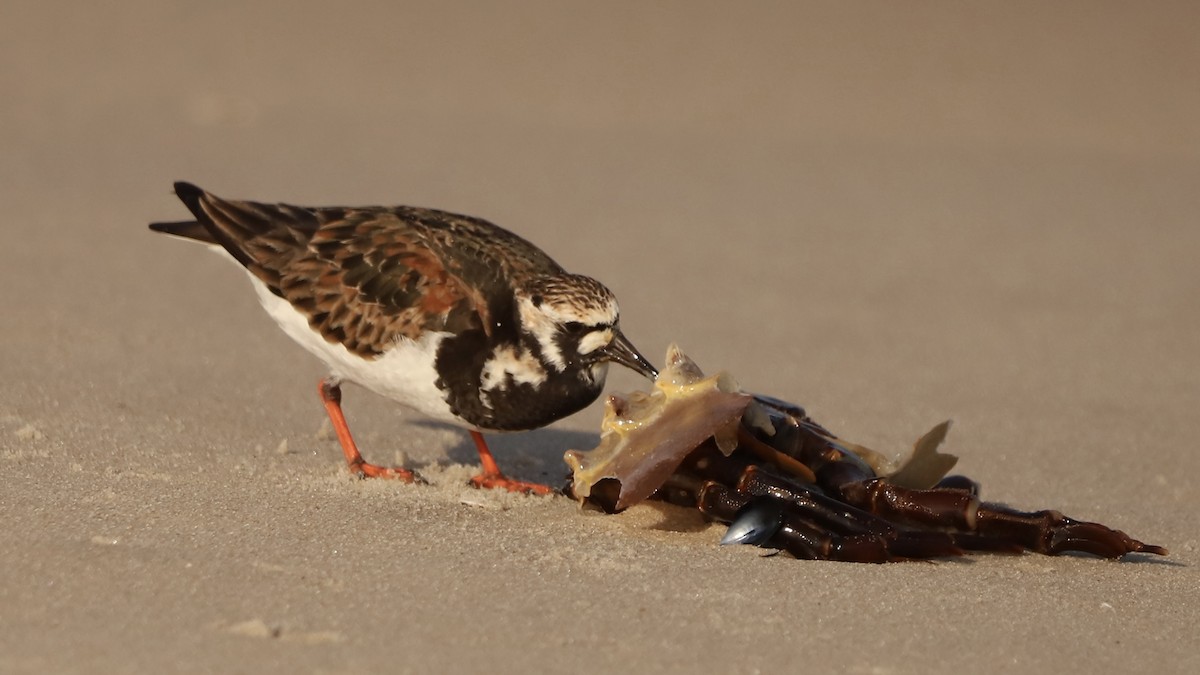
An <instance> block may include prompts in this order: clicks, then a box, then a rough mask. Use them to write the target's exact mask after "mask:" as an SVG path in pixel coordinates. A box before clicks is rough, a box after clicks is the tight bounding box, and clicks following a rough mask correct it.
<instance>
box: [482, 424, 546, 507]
mask: <svg viewBox="0 0 1200 675" xmlns="http://www.w3.org/2000/svg"><path fill="white" fill-rule="evenodd" d="M471 438H472V439H473V440H474V441H475V449H476V450H478V451H479V463H480V464H482V465H483V473H480V474H479V475H478V476H474V477H473V478H471V485H474V486H475V487H477V488H503V489H505V490H508V491H509V492H527V493H529V494H534V495H548V494H550V493H551V492H554V489H553V488H551V487H550V486H549V485H542V484H541V483H526V482H525V481H522V480H513V479H512V478H509V477H508V476H505V475H504V474H502V473H500V467H499V466H497V465H496V458H495V457H492V451H491V450H489V449H488V446H487V442H485V441H484V440H483V434H481V433H479V432H478V431H474V430H472V431H471Z"/></svg>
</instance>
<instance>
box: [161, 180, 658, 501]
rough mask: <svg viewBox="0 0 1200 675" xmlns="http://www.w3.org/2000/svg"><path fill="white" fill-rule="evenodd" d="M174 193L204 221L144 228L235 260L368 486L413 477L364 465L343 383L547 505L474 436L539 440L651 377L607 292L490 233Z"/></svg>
mask: <svg viewBox="0 0 1200 675" xmlns="http://www.w3.org/2000/svg"><path fill="white" fill-rule="evenodd" d="M175 194H176V195H178V196H179V198H180V199H181V200H182V201H183V203H184V205H186V206H187V208H188V210H190V211H191V212H192V215H193V216H194V217H195V218H196V220H194V221H184V222H171V223H152V224H151V225H150V229H152V230H155V231H157V232H165V233H167V234H172V235H175V236H179V237H183V238H186V239H192V240H196V241H200V242H203V243H205V244H209V245H212V246H213V247H214V248H218V250H223V251H225V252H227V253H228V254H229V255H230V256H232V257H233V258H234V260H236V261H237V262H238V263H240V264H241V265H242V266H243V267H244V268H245V269H246V271H247V272H248V273H249V275H250V278H251V280H252V281H253V285H254V288H255V290H256V291H257V292H258V298H259V301H260V302H261V303H262V305H263V307H264V308H265V309H266V310H267V313H268V314H270V315H271V318H273V319H275V322H276V323H278V324H279V326H280V327H281V328H282V329H283V331H284V332H285V333H287V334H288V336H289V337H291V338H292V339H293V340H295V341H296V342H298V343H300V345H301V346H302V347H304V348H305V349H307V350H308V351H310V352H312V353H313V354H315V355H316V356H317V357H319V358H320V359H321V360H322V361H324V362H325V364H326V365H327V366H329V369H330V373H331V374H330V375H329V377H326V378H324V379H322V380H321V382H320V385H319V391H320V394H321V400H322V401H323V402H324V404H325V410H326V412H328V414H329V419H330V421H331V422H332V423H333V428H334V430H335V431H336V432H337V436H338V440H339V441H340V443H341V446H342V451H343V452H344V453H345V455H346V462H347V463H348V464H349V465H350V468H351V470H352V471H356V472H358V473H359V474H360V475H364V476H384V477H393V478H399V479H402V480H407V481H412V480H413V479H414V477H415V476H414V474H413V472H412V471H410V470H408V469H403V468H386V467H382V466H377V465H374V464H369V463H367V462H366V461H364V460H363V458H362V455H361V454H360V453H359V451H358V448H357V447H356V445H355V443H354V439H353V438H352V437H351V436H350V430H349V427H347V425H346V419H345V417H344V416H343V415H342V409H341V387H340V385H341V383H342V382H343V381H347V382H354V383H357V384H359V385H362V386H363V387H366V388H367V389H369V390H371V391H373V392H375V393H377V394H379V395H381V396H384V397H387V398H389V399H392V400H394V401H396V402H398V403H401V404H403V405H405V406H408V407H410V408H413V409H416V410H418V411H420V412H422V413H424V414H426V415H428V416H429V417H431V418H434V419H437V420H441V421H445V422H450V423H452V424H456V425H459V426H463V427H466V428H467V429H468V430H470V432H471V437H472V438H473V439H474V441H475V446H476V449H477V450H478V451H479V457H480V460H481V462H482V464H483V471H482V473H480V474H479V475H477V476H475V477H474V478H472V480H471V482H472V484H474V485H476V486H478V487H503V488H507V489H509V490H515V491H530V492H537V493H545V492H549V490H550V489H549V488H548V487H546V486H544V485H538V484H534V483H525V482H522V481H516V480H512V479H510V478H508V477H506V476H505V475H504V474H502V473H501V472H500V469H499V468H498V467H497V466H496V462H495V460H494V459H493V457H492V454H491V452H490V451H489V450H488V447H487V443H486V442H485V441H484V439H483V436H482V435H481V433H480V432H482V431H513V430H524V429H534V428H537V427H541V426H544V425H546V424H549V423H551V422H553V421H555V420H557V419H560V418H562V417H565V416H567V415H570V414H571V413H574V412H576V411H578V410H580V409H582V408H584V407H585V406H587V405H588V404H590V403H591V402H592V401H594V400H595V399H596V397H597V396H599V395H600V391H601V389H603V387H604V379H605V376H606V374H607V372H608V363H609V362H610V361H611V362H615V363H619V364H621V365H623V366H627V367H629V368H632V369H633V370H635V371H637V372H639V373H641V374H643V375H645V376H647V377H649V378H652V379H653V378H654V377H656V376H657V371H656V370H655V369H654V367H653V366H651V365H650V363H649V362H648V361H647V360H646V359H645V357H643V356H642V355H641V354H640V353H638V351H637V349H635V348H634V346H633V345H632V344H631V343H630V342H629V340H628V339H627V338H626V337H625V336H624V335H623V334H622V333H621V329H620V324H619V321H618V319H619V315H618V311H617V300H616V298H615V297H614V296H613V294H612V292H611V291H609V290H608V289H607V288H605V287H604V286H603V285H602V284H600V282H598V281H596V280H594V279H591V278H589V277H585V276H581V275H578V274H570V273H568V272H566V271H565V270H563V268H562V267H561V266H559V265H558V263H556V262H554V261H553V260H551V259H550V257H549V256H547V255H546V254H545V253H543V252H542V251H541V250H540V249H538V248H537V247H536V246H534V245H533V244H530V243H529V242H527V241H525V240H524V239H522V238H520V237H518V236H517V235H515V234H513V233H511V232H509V231H507V230H504V229H502V228H500V227H498V226H496V225H493V224H492V223H489V222H487V221H485V220H482V219H479V218H472V217H470V216H461V215H457V214H453V213H447V212H445V211H437V210H434V209H424V208H416V207H410V206H395V207H363V208H351V207H331V208H305V207H299V206H291V205H288V204H262V203H258V202H250V201H235V200H231V199H222V198H220V197H217V196H215V195H213V194H211V193H208V192H205V191H204V190H202V189H200V188H198V187H196V186H195V185H191V184H189V183H184V182H179V183H175Z"/></svg>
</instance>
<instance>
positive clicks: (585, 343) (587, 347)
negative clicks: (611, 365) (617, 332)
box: [579, 328, 615, 354]
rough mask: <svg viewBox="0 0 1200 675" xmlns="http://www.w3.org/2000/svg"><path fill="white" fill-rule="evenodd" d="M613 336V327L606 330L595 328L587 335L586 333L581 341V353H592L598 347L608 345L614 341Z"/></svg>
mask: <svg viewBox="0 0 1200 675" xmlns="http://www.w3.org/2000/svg"><path fill="white" fill-rule="evenodd" d="M613 337H615V336H614V335H613V332H612V329H611V328H606V329H605V330H594V331H592V332H590V333H588V334H587V335H584V336H583V339H582V340H580V341H579V353H580V354H591V353H592V352H594V351H596V350H597V349H600V348H602V347H607V346H608V345H609V344H611V343H612V341H613Z"/></svg>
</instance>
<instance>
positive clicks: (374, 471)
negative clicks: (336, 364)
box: [317, 378, 417, 483]
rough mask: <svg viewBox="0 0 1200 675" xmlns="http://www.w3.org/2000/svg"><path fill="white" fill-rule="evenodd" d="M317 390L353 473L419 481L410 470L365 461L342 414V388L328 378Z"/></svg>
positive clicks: (372, 476) (405, 480)
mask: <svg viewBox="0 0 1200 675" xmlns="http://www.w3.org/2000/svg"><path fill="white" fill-rule="evenodd" d="M317 390H318V391H320V392H321V401H322V402H323V403H324V404H325V412H327V413H329V421H330V422H332V423H333V430H334V431H335V432H337V437H338V441H339V442H340V443H341V444H342V452H343V453H345V455H346V464H348V465H349V466H350V472H351V473H356V474H358V475H360V476H363V477H366V478H394V479H396V480H402V481H404V482H406V483H411V482H413V481H414V480H416V479H417V475H416V474H415V473H413V472H412V471H409V470H408V469H400V468H394V469H393V468H388V467H385V466H376V465H375V464H367V463H366V462H365V461H363V458H362V454H360V453H359V452H358V446H357V445H355V444H354V438H352V437H351V436H350V427H349V426H348V425H347V424H346V417H345V415H343V414H342V388H341V387H340V386H338V383H337V381H336V380H334V379H332V378H326V379H324V380H321V383H320V384H319V385H318V386H317Z"/></svg>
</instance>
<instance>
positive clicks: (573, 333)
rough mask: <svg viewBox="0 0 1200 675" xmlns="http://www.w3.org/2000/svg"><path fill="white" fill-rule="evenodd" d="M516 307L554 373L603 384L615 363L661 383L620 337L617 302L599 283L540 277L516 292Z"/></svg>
mask: <svg viewBox="0 0 1200 675" xmlns="http://www.w3.org/2000/svg"><path fill="white" fill-rule="evenodd" d="M516 304H517V313H518V315H519V317H520V320H521V327H522V330H524V331H525V332H526V333H527V334H528V335H529V336H530V337H532V338H533V339H534V340H535V341H536V342H537V344H538V347H539V349H540V351H541V354H542V357H543V359H544V360H545V361H546V363H547V364H548V365H549V366H550V367H551V368H553V369H554V370H557V371H559V372H564V371H567V370H578V371H580V373H581V375H582V374H584V373H586V374H587V376H590V377H592V378H593V379H602V378H603V375H604V373H605V370H606V369H607V365H608V363H609V362H610V361H611V362H614V363H619V364H621V365H623V366H625V367H627V368H631V369H633V370H634V371H637V372H638V373H641V374H642V375H645V376H646V377H648V378H650V379H654V378H656V377H658V371H657V370H656V369H655V368H654V366H652V365H650V362H649V361H647V360H646V357H644V356H642V355H641V354H640V353H639V352H638V350H637V348H635V347H634V346H633V344H632V343H631V342H629V339H628V338H626V337H625V336H624V335H623V334H622V333H621V327H620V311H619V309H618V307H617V299H616V297H615V296H613V294H612V291H610V290H608V289H607V288H605V287H604V285H603V284H601V283H600V282H598V281H596V280H595V279H592V278H590V277H585V276H581V275H578V274H561V275H555V276H544V277H538V278H536V279H534V280H532V281H530V282H529V283H527V284H525V285H523V286H522V287H521V288H519V289H517V292H516Z"/></svg>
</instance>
